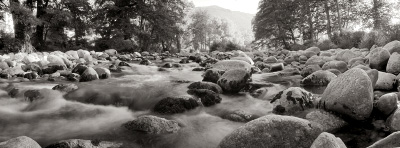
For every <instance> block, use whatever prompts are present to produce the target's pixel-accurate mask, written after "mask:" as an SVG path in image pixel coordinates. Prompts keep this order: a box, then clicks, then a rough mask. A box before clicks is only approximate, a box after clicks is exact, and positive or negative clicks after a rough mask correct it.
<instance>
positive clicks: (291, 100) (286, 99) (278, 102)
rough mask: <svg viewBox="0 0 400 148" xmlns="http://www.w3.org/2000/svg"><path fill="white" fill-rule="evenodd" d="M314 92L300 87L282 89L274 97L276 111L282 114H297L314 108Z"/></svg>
mask: <svg viewBox="0 0 400 148" xmlns="http://www.w3.org/2000/svg"><path fill="white" fill-rule="evenodd" d="M313 101H314V97H313V94H311V93H310V92H307V91H306V90H304V89H302V88H300V87H290V88H288V89H286V90H283V91H280V92H279V93H278V94H277V95H275V97H274V98H273V99H272V101H271V103H273V106H274V107H273V108H274V111H275V112H277V113H280V114H283V113H286V114H295V113H296V112H299V111H304V110H306V109H309V108H313V107H314V104H313Z"/></svg>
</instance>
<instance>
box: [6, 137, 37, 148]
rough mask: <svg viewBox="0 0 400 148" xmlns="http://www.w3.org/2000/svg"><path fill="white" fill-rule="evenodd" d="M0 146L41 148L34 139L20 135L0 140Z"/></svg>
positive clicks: (8, 147)
mask: <svg viewBox="0 0 400 148" xmlns="http://www.w3.org/2000/svg"><path fill="white" fill-rule="evenodd" d="M0 148H42V147H41V146H40V145H39V144H38V143H37V142H36V141H35V140H33V139H31V138H29V137H26V136H20V137H16V138H13V139H10V140H7V141H4V142H0Z"/></svg>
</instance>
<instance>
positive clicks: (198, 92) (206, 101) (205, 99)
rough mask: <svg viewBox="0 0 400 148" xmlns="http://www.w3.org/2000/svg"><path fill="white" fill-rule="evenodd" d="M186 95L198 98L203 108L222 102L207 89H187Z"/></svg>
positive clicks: (215, 94)
mask: <svg viewBox="0 0 400 148" xmlns="http://www.w3.org/2000/svg"><path fill="white" fill-rule="evenodd" d="M187 93H188V94H190V95H193V96H196V97H198V98H200V101H201V103H202V104H203V106H205V107H209V106H213V105H215V104H218V103H221V100H222V98H221V97H220V96H219V95H218V94H217V93H215V92H213V91H211V90H208V89H189V90H188V91H187Z"/></svg>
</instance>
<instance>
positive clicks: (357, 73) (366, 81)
mask: <svg viewBox="0 0 400 148" xmlns="http://www.w3.org/2000/svg"><path fill="white" fill-rule="evenodd" d="M373 96H374V95H373V87H372V82H371V79H370V78H369V76H368V74H367V73H366V72H365V71H364V70H362V69H359V68H353V69H350V70H348V71H346V72H345V73H343V74H341V75H339V76H338V77H337V78H336V79H333V80H332V81H331V82H330V83H329V84H328V86H327V88H326V89H325V91H324V93H323V94H322V99H321V101H320V106H321V107H322V108H324V109H326V110H328V111H333V112H337V113H340V114H342V115H345V116H348V117H350V118H353V119H355V120H365V119H367V118H368V117H369V116H370V115H371V112H372V109H373Z"/></svg>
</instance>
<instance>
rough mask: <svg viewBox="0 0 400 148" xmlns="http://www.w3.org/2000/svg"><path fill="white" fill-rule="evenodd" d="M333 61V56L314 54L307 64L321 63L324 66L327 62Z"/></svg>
mask: <svg viewBox="0 0 400 148" xmlns="http://www.w3.org/2000/svg"><path fill="white" fill-rule="evenodd" d="M329 61H333V59H332V58H331V57H324V56H312V57H311V58H309V59H308V60H307V62H306V63H305V65H306V66H307V65H319V66H320V67H322V66H323V65H324V64H325V63H326V62H329Z"/></svg>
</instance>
